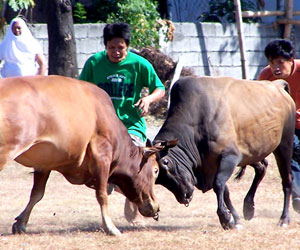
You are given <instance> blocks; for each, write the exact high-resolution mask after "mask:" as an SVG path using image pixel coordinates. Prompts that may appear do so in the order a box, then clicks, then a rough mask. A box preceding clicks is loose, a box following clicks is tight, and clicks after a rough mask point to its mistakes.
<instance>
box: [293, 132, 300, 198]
mask: <svg viewBox="0 0 300 250" xmlns="http://www.w3.org/2000/svg"><path fill="white" fill-rule="evenodd" d="M291 167H292V175H293V190H292V198H300V129H296V130H295V134H294V143H293V156H292V162H291Z"/></svg>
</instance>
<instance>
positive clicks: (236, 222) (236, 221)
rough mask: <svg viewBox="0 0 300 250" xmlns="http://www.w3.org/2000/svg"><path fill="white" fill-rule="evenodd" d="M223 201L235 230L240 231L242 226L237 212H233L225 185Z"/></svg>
mask: <svg viewBox="0 0 300 250" xmlns="http://www.w3.org/2000/svg"><path fill="white" fill-rule="evenodd" d="M224 201H225V204H226V206H227V208H228V209H229V211H230V213H231V214H232V216H233V219H234V227H235V228H236V229H242V225H241V223H240V217H239V215H238V213H237V211H236V210H235V208H234V206H233V205H232V203H231V199H230V195H229V189H228V186H227V185H225V190H224ZM231 225H232V223H231Z"/></svg>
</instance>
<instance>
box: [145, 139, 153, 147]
mask: <svg viewBox="0 0 300 250" xmlns="http://www.w3.org/2000/svg"><path fill="white" fill-rule="evenodd" d="M152 146H153V144H152V141H151V140H150V139H149V138H147V140H146V147H152Z"/></svg>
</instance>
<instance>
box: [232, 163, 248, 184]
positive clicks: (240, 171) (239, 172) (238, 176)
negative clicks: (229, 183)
mask: <svg viewBox="0 0 300 250" xmlns="http://www.w3.org/2000/svg"><path fill="white" fill-rule="evenodd" d="M245 172H246V166H243V167H241V168H240V169H239V171H238V172H237V173H236V175H235V178H234V179H235V180H237V181H239V180H241V179H242V177H243V175H244V174H245Z"/></svg>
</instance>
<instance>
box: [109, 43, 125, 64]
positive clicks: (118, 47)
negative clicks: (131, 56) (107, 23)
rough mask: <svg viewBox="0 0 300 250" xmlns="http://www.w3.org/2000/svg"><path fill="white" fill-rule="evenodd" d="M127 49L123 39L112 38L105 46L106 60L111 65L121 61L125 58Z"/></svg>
mask: <svg viewBox="0 0 300 250" xmlns="http://www.w3.org/2000/svg"><path fill="white" fill-rule="evenodd" d="M127 49H128V47H127V44H126V42H125V40H124V39H123V38H113V39H112V40H110V41H107V44H106V53H107V56H108V59H109V60H110V61H111V62H113V63H118V62H121V61H123V60H124V59H125V58H126V56H127Z"/></svg>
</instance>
